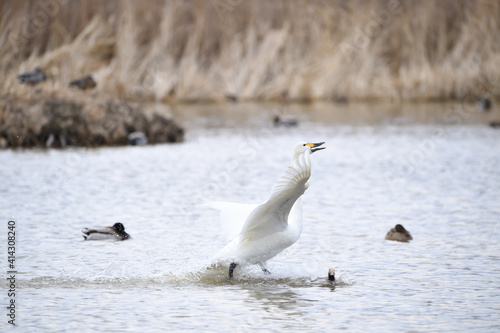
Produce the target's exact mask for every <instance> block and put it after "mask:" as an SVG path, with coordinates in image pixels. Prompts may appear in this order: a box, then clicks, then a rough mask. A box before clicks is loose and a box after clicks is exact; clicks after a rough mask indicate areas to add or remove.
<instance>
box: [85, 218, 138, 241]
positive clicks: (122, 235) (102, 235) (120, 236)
mask: <svg viewBox="0 0 500 333" xmlns="http://www.w3.org/2000/svg"><path fill="white" fill-rule="evenodd" d="M82 236H83V238H84V239H85V240H117V241H119V240H126V239H129V238H130V235H129V234H127V233H126V232H125V227H124V226H123V224H121V223H120V222H117V223H115V224H114V225H113V226H112V227H103V228H96V229H88V228H84V229H83V230H82Z"/></svg>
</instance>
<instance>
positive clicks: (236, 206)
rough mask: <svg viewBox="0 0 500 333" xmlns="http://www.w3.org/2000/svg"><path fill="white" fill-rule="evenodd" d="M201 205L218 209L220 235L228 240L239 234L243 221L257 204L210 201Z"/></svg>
mask: <svg viewBox="0 0 500 333" xmlns="http://www.w3.org/2000/svg"><path fill="white" fill-rule="evenodd" d="M202 206H204V207H210V208H215V209H218V210H219V212H220V226H221V231H222V236H223V237H224V239H225V240H226V241H228V242H229V241H231V240H233V239H234V238H236V237H237V236H238V235H239V234H240V232H241V229H242V228H243V225H244V224H245V221H246V220H247V218H248V216H249V215H250V213H251V212H252V211H253V210H254V209H255V208H256V207H257V206H258V204H242V203H235V202H224V201H212V202H207V203H205V204H203V205H202Z"/></svg>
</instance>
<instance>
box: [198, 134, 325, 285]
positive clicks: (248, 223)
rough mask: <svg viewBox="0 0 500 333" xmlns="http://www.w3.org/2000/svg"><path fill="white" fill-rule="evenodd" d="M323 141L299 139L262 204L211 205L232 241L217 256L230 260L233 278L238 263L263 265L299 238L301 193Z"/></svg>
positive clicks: (263, 266) (226, 261)
mask: <svg viewBox="0 0 500 333" xmlns="http://www.w3.org/2000/svg"><path fill="white" fill-rule="evenodd" d="M322 144H324V142H320V143H299V144H297V145H296V146H295V148H294V150H293V154H292V163H291V165H290V166H289V167H287V168H286V170H285V171H284V172H283V174H282V175H281V177H280V178H279V179H278V181H277V183H276V184H275V185H274V189H273V191H272V193H271V196H270V197H269V199H268V200H267V201H265V202H264V203H261V204H258V205H248V204H239V203H228V202H213V203H208V204H207V205H208V206H209V207H212V208H217V209H219V210H220V211H221V223H222V227H223V229H225V230H226V233H227V235H226V236H228V238H229V239H231V241H230V242H229V244H227V245H226V246H225V247H224V248H223V249H222V251H221V252H220V253H219V254H218V255H217V256H216V260H215V261H216V262H218V263H222V264H229V278H232V277H233V271H234V269H235V268H236V266H237V265H249V264H257V265H260V267H261V268H262V270H263V271H264V272H265V273H269V271H268V270H267V269H266V266H265V264H266V261H267V260H269V259H271V258H272V257H274V256H276V255H277V254H278V253H280V252H281V251H283V250H284V249H286V248H287V247H289V246H290V245H292V244H293V243H295V242H296V241H297V239H298V238H299V236H300V234H301V232H302V204H301V202H300V199H299V198H300V196H301V195H302V194H304V192H305V190H306V189H307V188H308V186H309V183H308V182H307V181H308V180H309V177H310V176H311V158H310V155H311V154H312V153H314V152H315V151H318V150H321V149H325V147H319V146H321V145H322Z"/></svg>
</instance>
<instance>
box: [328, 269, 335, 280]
mask: <svg viewBox="0 0 500 333" xmlns="http://www.w3.org/2000/svg"><path fill="white" fill-rule="evenodd" d="M328 280H330V281H335V270H334V269H333V267H330V269H329V270H328Z"/></svg>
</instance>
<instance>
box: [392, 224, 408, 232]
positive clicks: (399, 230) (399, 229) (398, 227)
mask: <svg viewBox="0 0 500 333" xmlns="http://www.w3.org/2000/svg"><path fill="white" fill-rule="evenodd" d="M394 229H395V230H396V232H402V233H406V232H407V231H406V229H405V227H403V226H402V225H401V224H396V227H394Z"/></svg>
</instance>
